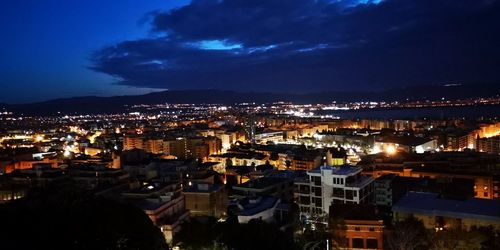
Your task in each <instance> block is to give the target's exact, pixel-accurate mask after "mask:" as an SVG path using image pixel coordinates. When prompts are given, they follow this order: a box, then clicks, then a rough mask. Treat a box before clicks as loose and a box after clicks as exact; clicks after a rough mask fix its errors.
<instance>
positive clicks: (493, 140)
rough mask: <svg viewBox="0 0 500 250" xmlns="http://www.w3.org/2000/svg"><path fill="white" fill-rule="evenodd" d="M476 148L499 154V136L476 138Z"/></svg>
mask: <svg viewBox="0 0 500 250" xmlns="http://www.w3.org/2000/svg"><path fill="white" fill-rule="evenodd" d="M476 144H477V145H476V149H477V150H478V151H480V152H487V153H492V154H500V136H494V137H489V138H479V139H477V143H476Z"/></svg>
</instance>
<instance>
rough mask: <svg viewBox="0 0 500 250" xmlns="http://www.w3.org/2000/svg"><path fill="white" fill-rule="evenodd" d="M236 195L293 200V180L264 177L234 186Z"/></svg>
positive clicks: (240, 196)
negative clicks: (265, 196)
mask: <svg viewBox="0 0 500 250" xmlns="http://www.w3.org/2000/svg"><path fill="white" fill-rule="evenodd" d="M233 194H234V195H235V196H236V197H239V198H244V197H256V196H264V195H267V196H273V197H276V198H279V199H281V200H282V201H292V200H293V180H291V179H288V178H279V177H262V178H258V179H254V180H250V181H247V182H245V183H242V184H239V185H237V186H234V187H233Z"/></svg>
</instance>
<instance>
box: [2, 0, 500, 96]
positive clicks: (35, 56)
mask: <svg viewBox="0 0 500 250" xmlns="http://www.w3.org/2000/svg"><path fill="white" fill-rule="evenodd" d="M498 13H500V1H495V0H462V1H456V0H382V1H381V0H372V1H370V0H330V1H327V0H287V1H282V0H252V1H248V0H195V1H192V2H191V1H174V0H145V1H144V0H143V1H141V0H120V1H100V0H99V1H98V0H87V1H76V0H66V1H62V0H60V1H55V0H24V1H14V0H8V1H3V2H2V3H0V22H1V23H2V25H1V26H0V34H1V36H0V87H1V91H0V102H10V103H15V102H18V103H19V102H30V101H39V100H45V99H49V98H54V97H69V96H77V95H118V94H136V93H145V92H149V91H152V90H161V89H206V88H218V89H230V90H241V91H278V92H301V91H321V90H381V89H387V88H393V87H399V86H408V85H416V84H449V83H471V82H472V83H473V82H499V80H500V47H499V44H500V32H499V30H500V15H499V14H498Z"/></svg>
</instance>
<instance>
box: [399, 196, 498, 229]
mask: <svg viewBox="0 0 500 250" xmlns="http://www.w3.org/2000/svg"><path fill="white" fill-rule="evenodd" d="M392 211H393V216H394V220H396V221H398V220H403V219H405V218H407V217H408V216H414V217H415V218H417V219H420V220H422V222H423V224H424V226H425V227H426V228H428V229H436V230H444V229H463V230H469V229H470V228H472V227H474V226H477V227H481V226H493V227H494V228H496V229H500V213H499V211H500V201H499V200H487V199H477V198H471V199H466V200H463V199H461V200H458V199H448V198H445V197H442V196H440V195H438V194H434V193H423V192H409V193H408V194H407V195H405V196H403V197H402V198H401V199H400V200H399V201H398V202H397V203H396V204H394V206H393V207H392Z"/></svg>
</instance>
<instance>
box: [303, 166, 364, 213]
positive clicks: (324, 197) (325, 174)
mask: <svg viewBox="0 0 500 250" xmlns="http://www.w3.org/2000/svg"><path fill="white" fill-rule="evenodd" d="M361 171H362V168H360V167H353V166H349V165H343V166H338V167H330V166H322V167H319V168H316V169H314V170H311V171H309V172H307V175H308V177H309V179H308V180H304V181H302V182H300V181H296V197H297V203H298V204H299V207H300V212H301V214H302V215H305V216H306V217H310V216H312V215H324V214H328V212H329V209H330V206H331V205H332V204H361V203H367V202H371V201H372V199H373V195H372V194H373V178H372V177H369V176H363V175H361Z"/></svg>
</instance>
